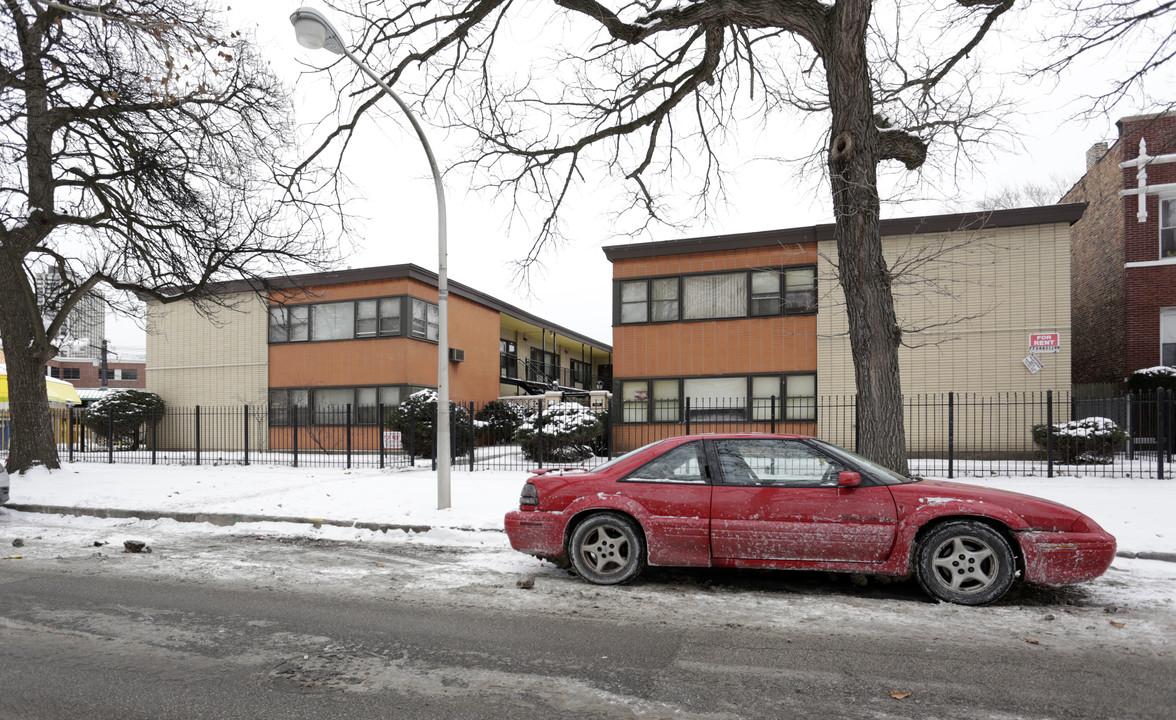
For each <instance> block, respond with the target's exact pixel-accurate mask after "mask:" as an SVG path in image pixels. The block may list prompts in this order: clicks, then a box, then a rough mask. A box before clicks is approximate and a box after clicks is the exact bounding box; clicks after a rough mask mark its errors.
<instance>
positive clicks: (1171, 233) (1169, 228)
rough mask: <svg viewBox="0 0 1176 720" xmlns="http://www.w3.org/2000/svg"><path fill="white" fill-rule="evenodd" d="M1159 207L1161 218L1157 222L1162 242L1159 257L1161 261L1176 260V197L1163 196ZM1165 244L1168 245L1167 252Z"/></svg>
mask: <svg viewBox="0 0 1176 720" xmlns="http://www.w3.org/2000/svg"><path fill="white" fill-rule="evenodd" d="M1159 205H1160V207H1159V218H1158V219H1157V220H1156V225H1157V226H1158V229H1159V241H1160V242H1159V248H1158V252H1159V254H1158V257H1159V259H1160V260H1167V259H1169V258H1171V259H1176V195H1168V196H1161V197H1160V198H1159ZM1165 233H1167V237H1166V238H1165ZM1165 240H1166V241H1167V242H1165ZM1165 244H1166V245H1168V248H1167V251H1166V252H1165V249H1164V245H1165Z"/></svg>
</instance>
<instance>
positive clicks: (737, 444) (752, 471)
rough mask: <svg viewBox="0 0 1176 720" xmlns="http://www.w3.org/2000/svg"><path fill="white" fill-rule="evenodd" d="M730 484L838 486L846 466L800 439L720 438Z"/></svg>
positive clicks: (721, 457) (719, 448)
mask: <svg viewBox="0 0 1176 720" xmlns="http://www.w3.org/2000/svg"><path fill="white" fill-rule="evenodd" d="M715 452H716V454H717V455H718V458H719V467H720V468H721V469H722V472H723V483H724V484H726V485H766V486H777V487H837V475H838V473H840V472H841V471H843V470H845V467H844V466H842V465H841V464H840V463H838V462H836V461H835V460H833V459H831V458H828V457H826V456H824V455H822V454H820V453H819V452H817V451H816V450H814V449H813V448H811V447H809V446H808V445H805V444H804V443H802V442H798V441H796V440H779V439H750V438H749V439H745V440H716V441H715Z"/></svg>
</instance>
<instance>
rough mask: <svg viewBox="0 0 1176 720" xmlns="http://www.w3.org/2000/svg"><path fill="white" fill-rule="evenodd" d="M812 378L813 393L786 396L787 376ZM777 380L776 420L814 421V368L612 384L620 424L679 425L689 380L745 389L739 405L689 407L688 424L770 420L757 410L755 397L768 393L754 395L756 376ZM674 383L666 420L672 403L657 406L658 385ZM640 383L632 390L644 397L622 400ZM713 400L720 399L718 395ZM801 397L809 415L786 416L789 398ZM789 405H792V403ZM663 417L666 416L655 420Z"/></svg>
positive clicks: (622, 380)
mask: <svg viewBox="0 0 1176 720" xmlns="http://www.w3.org/2000/svg"><path fill="white" fill-rule="evenodd" d="M810 377H811V378H812V383H813V391H814V394H813V395H789V388H788V384H789V379H790V378H810ZM763 378H770V379H777V380H778V385H777V388H778V390H777V393H776V417H775V420H774V421H775V422H777V423H793V422H814V423H815V422H817V419H818V418H817V411H818V407H817V397H818V396H817V394H816V389H817V373H816V372H815V371H793V372H784V373H750V374H747V375H742V374H736V375H693V376H680V377H636V378H618V379H616V380H615V384H614V396H615V397H620V398H621V413H620V419H619V420H618V422H619V423H621V424H628V425H633V424H647V425H656V424H670V425H676V424H682V423H684V422H686V420H687V417H686V415H687V408H686V399H687V392H686V385H687V382H688V381H690V380H702V381H705V380H728V381H739V380H742V381H743V382H744V387H745V391H744V394H743V396H742V397H743V400H744V402H743V403H742V404H738V403H733V402H732V403H731V404H729V405H718V406H711V405H708V406H702V407H699V406H694V405H692V406H691V407H690V408H689V421H690V422H691V423H770V422H773V419H772V417H771V415H770V409H769V414H768V415H767V416H763V417H760V415H762V412H757V400H758V401H760V402H761V404H762V402H763V401H770V396H768V397H761V396H758V395H756V394H755V386H756V382H755V381H756V379H763ZM673 384H676V389H677V398H676V419H672V420H671V419H668V418H667V417H666V416H667V415H668V414H669V412H668V411H669V405H670V404H671V403H673V402H674V400H673V399H671V398H666V399H665V401H664V402H665V403H666V406H664V407H659V405H658V403H659V402H663V400H662V397H661V396H660V395H659V393H658V386H659V385H660V386H661V388H662V389H663V390H664V389H667V388H669V387H673V386H674V385H673ZM642 385H643V386H644V390H643V391H641V390H636V387H632V388H630V389H634V390H635V391H636V392H643V393H644V397H643V398H640V399H634V400H625V397H626V392H627V390H626V386H642ZM690 398H691V399H693V400H697V399H707V398H701V396H693V395H691V396H690ZM713 399H716V400H718V399H720V398H718V397H716V398H713ZM790 399H792V400H805V401H810V402H806V403H805V404H804V406H803V409H804V410H807V413H806V414H808V415H809V417H803V416H801V417H795V416H794V417H790V414H794V413H790V410H791V408H790V406H789V400H790ZM792 407H796V405H795V403H794V404H793V406H792ZM629 417H639V418H640V419H632V420H630V419H628V418H629ZM659 417H661V418H666V419H658V418H659Z"/></svg>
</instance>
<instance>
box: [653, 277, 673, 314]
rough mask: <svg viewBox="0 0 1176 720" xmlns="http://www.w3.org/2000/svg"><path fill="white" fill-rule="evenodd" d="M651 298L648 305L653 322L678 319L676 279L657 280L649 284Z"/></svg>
mask: <svg viewBox="0 0 1176 720" xmlns="http://www.w3.org/2000/svg"><path fill="white" fill-rule="evenodd" d="M650 286H651V287H652V293H653V298H652V301H651V303H650V308H651V309H652V311H653V312H652V320H653V321H654V322H672V321H674V320H677V319H678V306H679V305H678V278H658V279H656V280H653V281H651V282H650Z"/></svg>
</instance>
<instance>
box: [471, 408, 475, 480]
mask: <svg viewBox="0 0 1176 720" xmlns="http://www.w3.org/2000/svg"><path fill="white" fill-rule="evenodd" d="M474 447H475V445H474V401H473V400H470V472H473V471H474Z"/></svg>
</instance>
